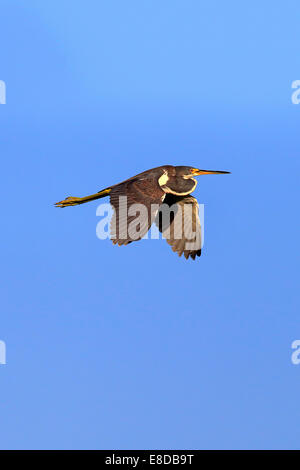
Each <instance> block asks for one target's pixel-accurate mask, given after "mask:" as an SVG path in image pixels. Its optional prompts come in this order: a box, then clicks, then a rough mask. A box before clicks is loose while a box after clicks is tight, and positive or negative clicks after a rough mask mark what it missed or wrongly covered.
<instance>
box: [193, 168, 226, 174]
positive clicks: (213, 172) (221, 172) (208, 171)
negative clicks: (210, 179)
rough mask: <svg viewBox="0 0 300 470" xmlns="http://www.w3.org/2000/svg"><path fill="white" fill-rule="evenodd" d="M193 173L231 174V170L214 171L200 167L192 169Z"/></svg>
mask: <svg viewBox="0 0 300 470" xmlns="http://www.w3.org/2000/svg"><path fill="white" fill-rule="evenodd" d="M192 174H193V175H195V176H198V175H229V174H230V171H213V170H199V169H198V168H193V169H192Z"/></svg>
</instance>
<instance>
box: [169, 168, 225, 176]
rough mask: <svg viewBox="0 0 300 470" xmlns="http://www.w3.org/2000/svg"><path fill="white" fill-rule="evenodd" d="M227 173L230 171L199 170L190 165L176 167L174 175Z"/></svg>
mask: <svg viewBox="0 0 300 470" xmlns="http://www.w3.org/2000/svg"><path fill="white" fill-rule="evenodd" d="M229 173H230V171H213V170H200V169H199V168H193V167H191V166H177V167H176V176H182V177H183V178H193V177H194V176H200V175H227V174H229Z"/></svg>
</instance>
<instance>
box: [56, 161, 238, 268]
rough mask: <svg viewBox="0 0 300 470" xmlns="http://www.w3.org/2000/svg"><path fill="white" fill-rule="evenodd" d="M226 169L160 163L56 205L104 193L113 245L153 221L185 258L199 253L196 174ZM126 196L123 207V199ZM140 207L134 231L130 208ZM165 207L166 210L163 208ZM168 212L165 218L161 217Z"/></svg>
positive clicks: (136, 235)
mask: <svg viewBox="0 0 300 470" xmlns="http://www.w3.org/2000/svg"><path fill="white" fill-rule="evenodd" d="M228 173H229V172H228V171H212V170H200V169H198V168H192V167H190V166H172V165H164V166H159V167H157V168H152V169H151V170H147V171H144V172H143V173H139V174H138V175H136V176H133V177H131V178H129V179H127V180H125V181H122V182H121V183H118V184H115V185H113V186H109V187H108V188H105V189H103V190H102V191H99V192H98V193H95V194H92V195H90V196H86V197H67V198H66V199H64V200H63V201H60V202H57V203H56V204H55V205H56V207H69V206H76V205H78V204H84V203H86V202H89V201H93V200H95V199H100V198H103V197H106V196H109V197H110V203H111V205H112V207H113V209H114V214H113V217H112V222H111V233H110V237H111V239H112V241H113V243H114V244H118V245H127V244H128V243H131V242H133V241H136V240H140V239H141V238H143V237H144V236H145V235H146V233H147V232H148V230H149V229H150V227H151V225H152V223H153V222H155V224H156V225H157V227H158V229H159V230H160V232H161V233H162V235H163V237H164V238H166V240H167V242H168V244H169V245H171V247H172V250H173V251H174V252H177V253H178V255H179V256H181V255H182V254H184V256H185V258H186V259H188V258H189V257H191V258H192V259H193V260H194V259H195V258H196V256H200V255H201V226H200V219H199V210H198V209H199V206H198V203H197V199H196V198H194V197H193V196H190V194H191V193H192V192H193V191H194V189H195V188H196V186H197V180H196V179H195V178H194V177H195V176H198V175H221V174H222V175H223V174H228ZM124 197H125V199H126V203H127V206H126V210H124V206H123V201H124ZM135 205H138V207H140V206H141V205H142V208H144V210H143V211H141V214H140V215H141V216H140V217H139V223H138V231H137V232H135V233H134V234H132V233H130V231H129V230H128V227H130V224H131V223H133V222H134V220H135V217H134V215H133V213H132V212H130V208H132V207H134V206H135ZM166 209H169V211H166ZM165 213H168V216H169V217H168V218H167V217H165Z"/></svg>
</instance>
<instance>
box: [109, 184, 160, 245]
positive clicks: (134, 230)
mask: <svg viewBox="0 0 300 470" xmlns="http://www.w3.org/2000/svg"><path fill="white" fill-rule="evenodd" d="M165 195H166V194H165V192H164V191H163V190H162V189H161V187H160V186H159V184H158V182H157V180H155V179H149V178H147V179H146V178H145V179H137V180H134V179H133V180H129V181H125V182H124V183H121V184H118V185H116V186H114V187H113V188H112V190H111V193H110V203H111V205H112V206H113V208H114V214H113V216H112V220H111V226H110V237H111V239H112V242H113V244H118V245H127V244H128V243H131V242H133V241H136V240H140V239H141V238H143V236H144V235H145V234H146V233H147V232H148V230H149V228H150V227H151V225H152V223H153V221H154V219H155V216H156V214H157V212H158V210H159V207H160V205H161V203H162V202H163V200H164V198H165Z"/></svg>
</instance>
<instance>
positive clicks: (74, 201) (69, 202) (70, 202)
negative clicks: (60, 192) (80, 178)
mask: <svg viewBox="0 0 300 470" xmlns="http://www.w3.org/2000/svg"><path fill="white" fill-rule="evenodd" d="M110 192H111V188H106V189H103V190H102V191H99V192H98V193H95V194H91V195H90V196H85V197H67V198H66V199H64V200H63V201H59V202H56V203H55V206H56V207H68V206H77V205H78V204H84V203H85V202H89V201H94V200H95V199H100V198H101V197H105V196H108V195H109V193H110Z"/></svg>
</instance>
